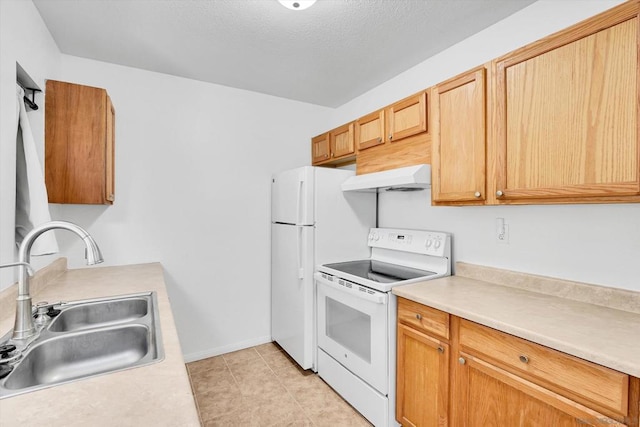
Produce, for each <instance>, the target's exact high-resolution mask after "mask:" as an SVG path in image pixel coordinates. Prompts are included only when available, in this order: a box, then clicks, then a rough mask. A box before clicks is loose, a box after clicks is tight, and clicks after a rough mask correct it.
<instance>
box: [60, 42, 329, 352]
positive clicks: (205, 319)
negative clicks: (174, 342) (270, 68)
mask: <svg viewBox="0 0 640 427" xmlns="http://www.w3.org/2000/svg"><path fill="white" fill-rule="evenodd" d="M58 77H59V78H60V79H61V80H65V81H71V82H76V83H80V84H86V85H91V86H97V87H102V88H105V89H107V91H108V93H109V95H110V96H111V98H112V101H113V104H114V106H115V108H116V201H115V204H114V205H113V206H109V207H107V206H79V205H55V210H54V211H53V212H52V215H54V216H55V217H57V218H64V219H66V220H71V221H74V222H77V223H78V224H80V225H82V226H86V227H87V228H88V230H89V232H90V233H92V234H93V236H94V237H95V239H96V241H97V242H98V244H99V245H100V247H101V249H102V251H103V254H104V258H105V260H106V263H107V264H108V265H117V264H132V263H142V262H151V261H160V262H162V264H163V266H164V268H165V271H166V281H167V285H168V289H169V295H170V297H171V302H172V307H173V309H174V314H175V318H176V322H177V326H178V332H179V335H180V340H181V343H182V349H183V352H184V353H185V355H186V357H187V359H189V360H192V359H196V358H199V357H205V356H208V355H211V354H216V353H220V352H224V351H229V350H236V349H239V348H243V347H246V346H249V345H253V344H256V343H261V342H265V341H268V340H270V243H269V242H270V191H271V185H270V182H271V181H270V177H271V174H272V173H273V172H275V171H280V170H284V169H289V168H292V167H297V166H300V165H304V164H308V162H309V158H310V146H309V145H310V144H309V141H310V138H311V136H312V135H315V134H317V133H320V132H321V131H322V129H325V128H326V125H327V116H328V114H329V109H327V108H323V107H318V106H314V105H310V104H304V103H301V102H294V101H290V100H286V99H282V98H276V97H272V96H266V95H261V94H257V93H254V92H248V91H242V90H237V89H231V88H228V87H224V86H218V85H213V84H207V83H202V82H198V81H194V80H188V79H183V78H177V77H173V76H169V75H164V74H158V73H152V72H148V71H143V70H139V69H133V68H128V67H123V66H118V65H113V64H107V63H103V62H98V61H93V60H86V59H81V58H77V57H72V56H68V55H62V63H61V72H60V74H59V76H58ZM59 237H60V243H61V246H62V249H63V251H64V252H65V253H66V254H67V255H68V256H69V257H70V266H71V267H81V266H82V264H83V259H82V258H83V250H82V247H81V246H80V242H79V241H76V240H77V239H74V236H72V235H69V236H63V235H62V234H59ZM65 239H66V240H65Z"/></svg>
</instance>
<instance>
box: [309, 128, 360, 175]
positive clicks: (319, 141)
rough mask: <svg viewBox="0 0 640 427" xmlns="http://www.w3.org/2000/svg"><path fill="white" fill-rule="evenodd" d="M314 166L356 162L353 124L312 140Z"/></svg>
mask: <svg viewBox="0 0 640 427" xmlns="http://www.w3.org/2000/svg"><path fill="white" fill-rule="evenodd" d="M311 153H312V155H311V156H312V157H311V158H312V164H313V165H325V164H327V165H339V164H344V163H349V162H353V161H354V160H355V153H356V150H355V143H354V124H353V122H351V123H347V124H346V125H343V126H340V127H337V128H335V129H333V130H331V131H329V132H326V133H323V134H321V135H318V136H316V137H314V138H312V139H311Z"/></svg>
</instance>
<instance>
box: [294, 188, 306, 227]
mask: <svg viewBox="0 0 640 427" xmlns="http://www.w3.org/2000/svg"><path fill="white" fill-rule="evenodd" d="M303 185H304V180H302V179H301V180H300V181H298V194H297V195H296V224H297V225H301V224H302V218H301V216H302V215H301V214H302V186H303Z"/></svg>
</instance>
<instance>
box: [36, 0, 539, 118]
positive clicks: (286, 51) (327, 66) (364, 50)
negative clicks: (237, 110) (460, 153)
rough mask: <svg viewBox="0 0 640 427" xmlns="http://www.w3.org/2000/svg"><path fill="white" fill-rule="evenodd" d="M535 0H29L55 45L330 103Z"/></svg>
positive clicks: (88, 55)
mask: <svg viewBox="0 0 640 427" xmlns="http://www.w3.org/2000/svg"><path fill="white" fill-rule="evenodd" d="M533 1H534V0H318V2H317V3H316V4H315V5H314V6H312V7H311V8H310V9H307V10H304V11H292V10H289V9H286V8H285V7H283V6H281V5H280V4H279V3H278V2H277V1H276V0H34V3H35V5H36V7H37V8H38V10H39V11H40V14H41V15H42V18H43V19H44V22H45V24H46V25H47V27H48V28H49V30H50V31H51V34H52V35H53V38H54V39H55V41H56V42H57V44H58V46H59V48H60V50H61V51H62V52H63V53H66V54H69V55H74V56H80V57H85V58H91V59H96V60H100V61H106V62H111V63H115V64H121V65H126V66H130V67H136V68H142V69H145V70H151V71H157V72H161V73H166V74H172V75H176V76H182V77H187V78H191V79H196V80H201V81H206V82H211V83H218V84H222V85H225V86H231V87H235V88H241V89H247V90H252V91H256V92H262V93H266V94H270V95H275V96H280V97H284V98H289V99H294V100H299V101H305V102H309V103H313V104H319V105H325V106H329V107H337V106H339V105H342V104H343V103H345V102H347V101H349V100H351V99H353V98H355V97H357V96H358V95H361V94H362V93H364V92H366V91H368V90H369V89H372V88H373V87H375V86H377V85H379V84H380V83H382V82H384V81H386V80H388V79H390V78H391V77H393V76H395V75H397V74H399V73H401V72H402V71H405V70H407V69H408V68H410V67H412V66H413V65H416V64H418V63H420V62H422V61H423V60H425V59H427V58H428V57H430V56H433V55H434V54H436V53H438V52H440V51H442V50H444V49H446V48H447V47H449V46H451V45H453V44H455V43H457V42H459V41H461V40H463V39H465V38H467V37H468V36H470V35H472V34H474V33H476V32H478V31H480V30H482V29H484V28H486V27H488V26H490V25H491V24H493V23H495V22H497V21H499V20H501V19H503V18H505V17H506V16H508V15H510V14H512V13H514V12H516V11H518V10H520V9H522V8H524V7H526V6H527V5H529V4H531V3H533Z"/></svg>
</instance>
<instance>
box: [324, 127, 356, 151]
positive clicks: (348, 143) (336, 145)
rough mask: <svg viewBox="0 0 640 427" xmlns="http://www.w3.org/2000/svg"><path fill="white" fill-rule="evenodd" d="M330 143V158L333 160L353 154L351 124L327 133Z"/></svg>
mask: <svg viewBox="0 0 640 427" xmlns="http://www.w3.org/2000/svg"><path fill="white" fill-rule="evenodd" d="M329 139H330V141H331V157H333V158H334V159H337V158H340V157H345V156H349V155H351V154H354V153H355V147H354V143H353V141H354V139H353V123H348V124H346V125H343V126H340V127H339V128H336V129H334V130H332V131H331V132H329Z"/></svg>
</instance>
